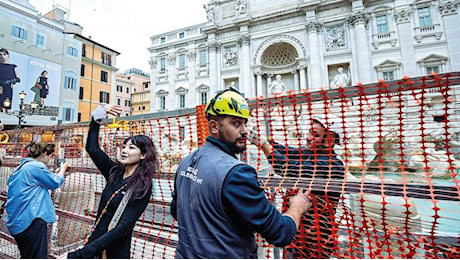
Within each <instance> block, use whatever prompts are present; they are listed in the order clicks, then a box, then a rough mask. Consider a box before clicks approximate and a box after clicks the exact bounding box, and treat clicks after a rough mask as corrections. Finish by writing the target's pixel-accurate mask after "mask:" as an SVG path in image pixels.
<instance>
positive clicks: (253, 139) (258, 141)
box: [248, 131, 267, 147]
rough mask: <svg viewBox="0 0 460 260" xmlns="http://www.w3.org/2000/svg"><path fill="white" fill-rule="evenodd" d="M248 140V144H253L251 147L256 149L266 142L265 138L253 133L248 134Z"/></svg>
mask: <svg viewBox="0 0 460 260" xmlns="http://www.w3.org/2000/svg"><path fill="white" fill-rule="evenodd" d="M248 140H249V142H250V143H251V144H253V145H255V146H257V147H261V146H262V145H263V144H264V143H265V142H266V141H267V139H265V137H263V136H259V135H258V134H257V133H256V132H254V131H251V132H249V135H248Z"/></svg>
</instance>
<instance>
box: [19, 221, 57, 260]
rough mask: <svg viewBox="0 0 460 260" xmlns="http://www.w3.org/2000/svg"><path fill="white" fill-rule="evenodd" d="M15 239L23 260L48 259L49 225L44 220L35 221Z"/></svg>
mask: <svg viewBox="0 0 460 260" xmlns="http://www.w3.org/2000/svg"><path fill="white" fill-rule="evenodd" d="M13 237H14V239H15V240H16V244H17V245H18V247H19V252H20V253H21V258H22V259H47V258H48V224H47V223H46V222H45V221H44V220H43V219H41V218H36V219H34V221H32V224H30V226H29V227H28V228H27V229H26V230H24V231H22V232H21V233H19V234H17V235H13Z"/></svg>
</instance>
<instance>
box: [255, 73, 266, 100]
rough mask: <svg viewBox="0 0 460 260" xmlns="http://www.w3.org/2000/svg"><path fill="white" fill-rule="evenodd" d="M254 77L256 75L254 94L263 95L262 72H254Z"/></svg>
mask: <svg viewBox="0 0 460 260" xmlns="http://www.w3.org/2000/svg"><path fill="white" fill-rule="evenodd" d="M256 77H257V93H256V96H263V95H264V92H263V88H262V87H263V82H262V72H260V71H258V72H256Z"/></svg>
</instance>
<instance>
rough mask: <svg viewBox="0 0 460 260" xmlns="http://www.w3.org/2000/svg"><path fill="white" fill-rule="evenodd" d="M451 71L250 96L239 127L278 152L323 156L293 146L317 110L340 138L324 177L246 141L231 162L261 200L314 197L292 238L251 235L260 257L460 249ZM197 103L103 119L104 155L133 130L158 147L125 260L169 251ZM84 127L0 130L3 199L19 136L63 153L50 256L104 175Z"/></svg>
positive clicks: (83, 228)
mask: <svg viewBox="0 0 460 260" xmlns="http://www.w3.org/2000/svg"><path fill="white" fill-rule="evenodd" d="M459 76H460V73H458V72H455V73H449V74H442V75H435V74H433V75H431V76H427V77H420V78H403V79H401V80H399V81H392V82H384V81H381V82H378V83H376V84H369V85H365V86H364V85H358V86H354V87H347V88H339V89H333V90H330V89H328V90H321V91H316V92H308V91H306V90H305V91H298V92H288V93H285V94H281V95H278V96H275V97H270V98H262V97H261V98H257V99H253V100H250V101H249V103H250V108H251V114H252V118H251V119H250V120H249V122H248V128H249V130H251V131H255V132H256V133H257V134H258V136H259V139H260V140H263V139H268V140H271V141H274V142H276V143H278V144H281V145H289V146H290V147H291V148H292V149H291V150H287V149H285V152H286V153H288V155H290V156H291V155H293V156H294V157H293V158H295V160H298V163H299V165H304V164H307V165H308V163H313V164H312V165H316V164H321V163H322V162H320V159H318V158H316V157H313V158H311V157H304V156H302V155H301V154H302V152H303V151H304V149H303V148H304V146H305V145H306V144H307V139H308V136H309V132H310V130H311V128H312V125H313V123H312V122H313V121H312V119H313V118H315V117H316V116H318V115H320V116H323V117H325V120H326V122H328V123H329V124H332V122H334V124H336V125H335V126H334V127H335V129H338V130H337V131H340V132H341V141H340V144H336V145H335V147H334V149H333V150H334V152H335V153H336V154H337V155H338V158H339V159H340V161H341V162H343V165H344V168H345V172H344V175H343V176H335V175H334V174H333V172H334V170H332V168H329V169H331V170H330V171H324V170H320V168H319V167H317V166H312V167H310V168H309V169H310V170H309V174H305V172H304V171H305V169H304V168H302V166H297V167H290V166H292V165H284V166H283V167H277V165H275V161H274V160H270V159H267V158H266V157H265V155H264V153H263V152H262V151H261V150H260V149H259V148H257V147H256V146H254V145H251V144H249V143H248V147H247V150H246V152H245V153H244V155H243V156H242V160H245V161H246V162H247V163H248V164H250V165H252V166H254V167H255V168H256V169H257V170H258V172H259V180H260V183H261V185H262V186H263V187H264V189H265V190H266V194H267V197H268V198H269V200H270V201H271V202H272V203H273V204H274V205H275V206H276V207H277V208H278V209H279V210H280V211H284V210H285V209H286V206H287V202H288V199H289V197H290V196H291V194H292V193H293V188H299V187H302V188H305V189H308V190H310V191H311V194H312V195H311V200H312V202H313V206H312V207H311V208H310V210H309V211H308V212H307V213H306V214H305V216H304V219H303V220H302V222H303V226H302V227H301V228H300V230H299V233H298V234H297V236H296V238H295V239H294V240H293V242H292V243H291V245H289V246H287V247H285V248H276V247H273V246H272V245H269V244H268V243H267V242H266V241H265V240H264V239H263V238H262V237H260V236H259V235H257V242H258V244H259V258H290V257H300V258H459V257H460V255H459V252H458V250H460V214H459V213H460V203H459V202H460V186H459V180H460V177H459V173H460V120H459V119H460V104H459V100H460V77H459ZM203 109H204V107H203V106H198V107H197V108H196V110H195V109H193V110H189V111H188V113H182V114H174V113H168V114H166V113H165V114H161V113H156V114H150V115H145V116H144V117H142V118H141V119H138V118H137V117H127V118H123V119H117V120H124V121H125V122H124V121H117V120H114V121H112V120H107V121H105V122H104V123H103V127H102V128H101V133H100V143H101V147H102V149H104V150H105V151H106V152H107V153H108V154H109V156H111V157H113V158H116V155H117V151H118V149H119V148H120V146H121V143H122V141H123V140H124V139H125V138H126V137H128V136H130V135H131V134H137V133H142V134H145V135H147V136H149V137H151V138H152V140H153V141H154V142H155V144H156V146H157V148H158V149H159V153H160V156H161V173H160V174H159V176H157V178H156V179H155V180H154V187H153V195H152V198H151V201H150V204H149V205H148V207H147V209H146V211H145V212H144V214H143V215H142V216H141V218H140V220H139V221H138V223H137V225H136V227H135V229H134V232H133V240H132V248H131V252H132V253H131V257H132V258H173V257H174V251H175V246H176V244H177V239H178V236H177V223H176V222H175V221H174V219H173V218H172V217H171V215H170V212H169V205H170V202H171V192H172V189H173V182H174V175H175V170H176V168H177V165H178V163H179V162H180V160H181V159H182V158H183V157H184V156H186V155H187V154H189V153H190V152H191V151H193V150H194V149H196V148H197V147H198V146H200V145H202V144H203V143H204V141H205V138H206V135H207V124H206V120H205V118H204V116H203V114H202V113H203ZM87 131H88V123H84V124H71V125H64V126H49V127H35V128H28V129H18V130H10V131H4V132H2V133H1V134H0V155H2V157H3V166H2V167H1V169H0V192H1V194H0V195H1V198H2V200H3V201H5V199H6V191H7V180H8V177H9V175H10V174H11V171H12V169H13V168H14V167H15V166H17V164H18V163H19V160H20V159H21V158H22V157H24V156H25V155H26V154H25V151H24V149H23V148H24V146H25V144H27V143H28V142H30V141H32V140H33V141H40V140H42V141H50V142H54V143H55V144H56V145H57V147H58V150H57V152H56V163H57V160H58V159H59V158H63V157H66V158H67V159H68V160H70V163H71V166H72V168H71V174H70V175H69V176H67V177H66V181H65V183H64V185H63V186H62V187H61V188H60V189H58V190H56V191H54V192H53V193H52V196H53V199H54V201H55V205H56V208H57V212H58V215H59V220H58V222H57V223H55V224H54V225H53V226H52V228H51V232H50V256H51V257H54V256H57V255H60V254H61V253H63V252H66V251H69V250H72V249H75V248H77V247H78V246H80V244H81V243H82V242H83V241H84V239H85V236H86V234H87V233H88V232H89V229H90V228H91V225H92V223H93V222H94V217H95V212H96V209H97V205H98V201H99V197H100V195H101V192H102V189H103V187H104V184H105V183H104V179H103V178H102V177H101V176H100V174H98V172H97V169H96V168H95V166H94V164H93V162H92V161H91V159H90V158H89V156H88V154H87V153H86V151H85V150H84V145H85V142H86V135H87ZM296 151H297V152H296ZM329 152H330V153H332V150H330V151H329ZM289 153H291V154H289ZM296 153H297V155H296ZM296 156H297V157H296ZM286 162H287V161H286ZM323 163H324V162H323ZM326 165H328V163H326ZM1 203H3V202H1ZM0 223H1V225H0V257H3V258H18V257H19V252H18V250H17V247H16V245H15V242H14V239H13V238H12V237H11V236H10V235H9V234H8V232H7V230H6V227H5V223H4V218H2V221H1V222H0Z"/></svg>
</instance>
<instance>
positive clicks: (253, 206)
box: [171, 88, 310, 259]
mask: <svg viewBox="0 0 460 260" xmlns="http://www.w3.org/2000/svg"><path fill="white" fill-rule="evenodd" d="M205 113H206V116H207V120H208V127H209V132H210V136H209V137H208V138H207V140H206V143H205V144H204V145H203V146H202V147H200V148H199V149H197V150H195V151H194V152H193V153H192V154H190V155H189V156H187V157H185V158H184V159H183V160H182V161H181V163H180V164H179V167H178V169H177V171H176V177H175V183H174V192H173V201H172V204H171V213H172V215H173V217H174V218H175V219H176V220H177V221H178V226H179V242H178V245H177V248H176V258H216V259H218V258H257V244H256V241H255V237H254V232H257V233H259V234H261V235H262V237H264V238H265V239H266V240H267V241H268V242H269V243H272V244H274V245H276V246H285V245H288V244H289V243H290V241H291V239H292V238H293V237H294V235H295V234H296V232H297V229H298V225H299V224H300V218H301V216H302V214H303V213H304V212H305V211H306V210H307V209H308V208H309V207H310V201H309V200H308V193H304V192H303V190H299V193H298V194H297V195H296V196H294V197H292V199H291V202H290V204H291V205H290V207H289V209H288V210H287V212H286V213H285V214H284V215H282V214H281V213H279V212H278V211H277V210H276V208H275V207H274V206H273V205H271V204H270V202H269V201H268V200H267V198H266V197H265V191H264V189H263V188H261V187H260V185H259V182H258V180H257V172H256V170H255V169H254V168H253V167H251V166H249V165H247V164H245V163H244V162H242V161H240V160H238V159H237V156H236V154H239V153H242V152H243V151H244V150H245V149H246V139H247V135H248V129H247V121H248V119H249V117H250V113H249V108H248V104H247V102H246V100H245V99H244V98H243V97H242V96H241V95H240V94H239V93H238V92H237V91H236V90H234V89H231V88H230V89H227V90H224V91H221V92H219V93H217V94H216V96H214V98H212V99H211V100H210V101H209V102H208V104H207V106H206V109H205Z"/></svg>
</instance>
